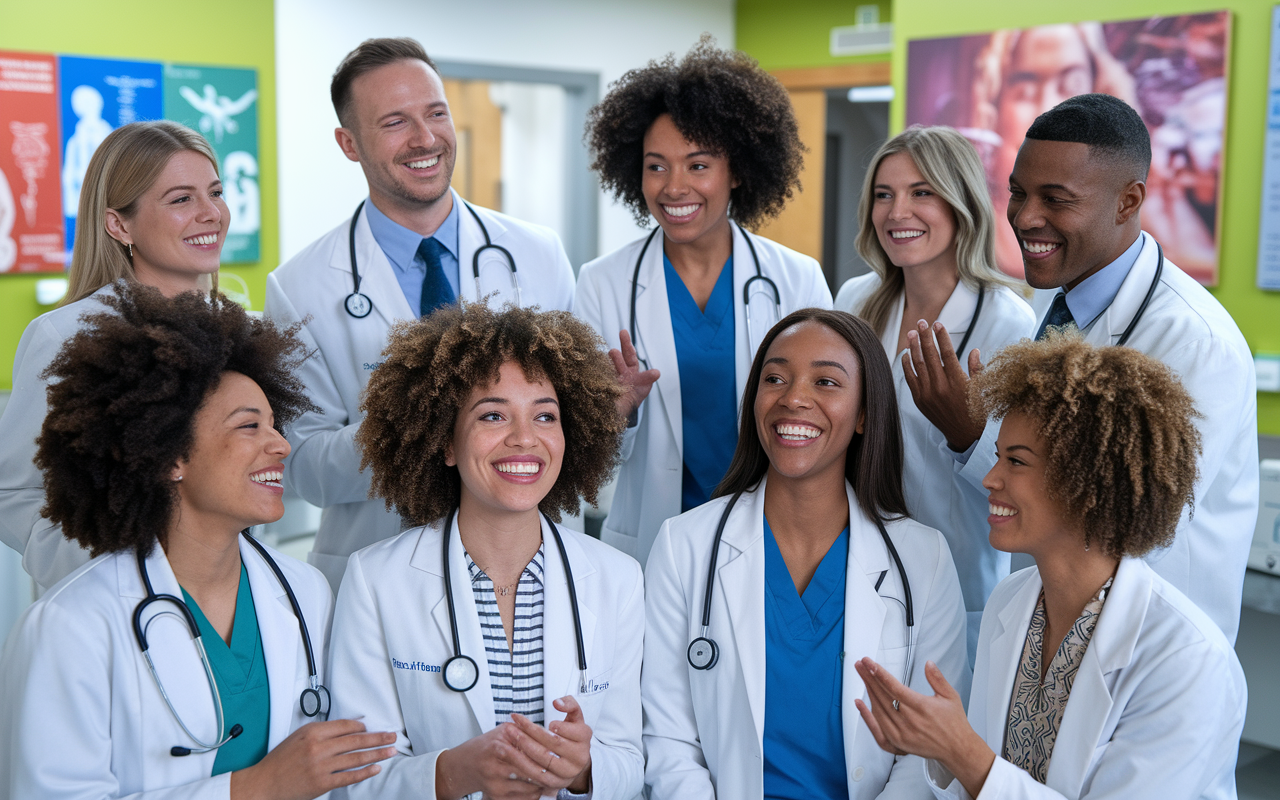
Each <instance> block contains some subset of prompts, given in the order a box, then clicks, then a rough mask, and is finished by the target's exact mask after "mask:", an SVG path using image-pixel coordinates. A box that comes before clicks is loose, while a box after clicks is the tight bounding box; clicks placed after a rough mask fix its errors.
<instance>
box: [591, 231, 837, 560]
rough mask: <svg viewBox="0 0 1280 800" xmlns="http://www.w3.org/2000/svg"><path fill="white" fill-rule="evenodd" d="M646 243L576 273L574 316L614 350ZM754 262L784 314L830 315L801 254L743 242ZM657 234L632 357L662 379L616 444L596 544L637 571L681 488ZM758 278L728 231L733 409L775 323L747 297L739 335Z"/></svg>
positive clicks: (644, 276)
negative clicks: (612, 479)
mask: <svg viewBox="0 0 1280 800" xmlns="http://www.w3.org/2000/svg"><path fill="white" fill-rule="evenodd" d="M648 235H649V234H645V238H647V237H648ZM645 238H640V239H637V240H636V241H634V242H632V243H631V244H628V245H626V246H625V247H622V248H621V249H619V250H615V251H614V252H612V253H609V254H608V255H605V256H601V257H600V258H598V259H596V260H595V261H592V262H591V263H589V264H586V265H584V266H583V267H582V270H581V273H580V274H579V276H578V292H577V295H576V297H575V299H574V313H576V314H577V315H578V316H579V317H580V318H581V319H582V320H584V321H585V322H586V323H587V324H588V325H590V326H591V327H592V328H595V330H596V332H597V333H599V334H600V336H601V337H603V338H604V340H605V342H606V343H607V344H608V346H609V347H611V348H616V347H618V346H619V341H620V338H621V337H620V336H619V333H618V332H619V331H622V330H628V329H629V328H630V326H631V280H632V276H634V275H635V266H636V259H637V258H638V257H639V255H640V250H641V248H642V247H644V242H645ZM751 242H752V244H754V245H755V251H756V253H757V254H758V255H759V257H760V272H761V274H763V275H765V276H766V277H768V278H770V279H771V280H773V282H774V283H775V284H777V287H778V293H779V295H781V299H782V309H781V311H782V316H783V317H785V316H786V315H787V314H790V313H791V312H792V311H795V310H797V309H801V308H809V307H811V306H817V307H820V308H831V290H830V289H829V288H827V282H826V278H825V276H823V274H822V268H821V267H820V266H818V262H817V261H814V260H813V259H812V258H809V257H808V256H805V255H801V254H800V253H797V252H795V251H794V250H789V249H787V248H786V247H783V246H782V245H780V244H778V243H777V242H772V241H770V240H768V239H765V238H763V237H761V236H755V235H753V234H752V235H751ZM662 245H663V235H662V234H661V233H659V234H657V235H655V236H654V237H653V242H652V243H651V244H650V245H649V249H648V250H647V251H646V252H645V256H644V263H643V264H642V265H641V266H640V278H639V281H638V288H637V291H636V328H637V330H636V331H634V335H633V337H632V338H633V340H636V341H635V344H636V351H637V352H638V353H639V355H640V357H641V358H642V359H645V361H646V362H647V364H648V367H650V368H657V369H659V370H661V371H662V377H661V378H659V379H658V383H657V385H655V386H654V387H653V391H651V392H650V393H649V397H648V398H647V399H646V400H645V402H644V403H642V404H641V406H640V415H639V423H638V424H637V425H636V426H635V427H632V428H628V429H627V431H626V434H625V435H624V436H623V440H622V466H621V468H620V469H619V471H618V479H617V480H618V483H617V489H616V491H615V493H614V496H613V504H612V506H611V507H610V508H609V516H608V517H607V518H606V519H605V521H604V527H603V530H602V531H601V534H600V539H601V540H602V541H604V542H607V543H609V544H611V545H613V546H614V547H616V548H618V549H619V550H621V551H623V552H624V553H628V554H629V555H633V556H635V557H636V559H638V560H639V561H640V563H641V564H642V565H643V564H644V563H645V562H646V561H647V560H648V558H649V548H651V547H652V546H653V540H654V537H656V536H657V534H658V526H660V525H661V524H662V523H663V522H665V521H666V520H667V519H669V518H671V517H674V516H676V515H677V514H679V513H680V498H681V494H682V491H683V490H682V487H683V485H684V418H683V416H682V415H683V410H682V407H681V395H680V364H679V361H677V359H676V340H675V334H674V333H673V332H672V328H671V309H670V306H669V305H668V303H667V279H666V271H665V270H664V269H663V266H662ZM755 274H756V270H755V262H754V261H753V260H752V258H751V250H750V249H749V248H748V246H747V242H746V239H745V238H744V235H743V232H742V229H741V228H739V227H738V226H737V225H734V226H733V325H734V335H735V336H736V337H737V342H738V343H737V347H736V348H735V352H736V363H735V365H734V366H735V372H736V374H737V394H736V396H737V397H738V398H739V400H738V403H739V405H741V402H742V400H741V398H742V392H743V389H744V388H745V387H746V383H747V376H748V374H749V373H750V372H751V362H752V359H754V358H755V354H756V349H757V348H758V347H759V345H760V341H761V340H762V339H763V338H764V335H765V334H766V333H768V332H769V328H771V327H772V326H773V323H774V322H776V321H777V320H778V319H780V318H781V317H779V316H777V311H776V310H775V309H774V307H773V303H772V302H771V300H770V299H769V298H768V297H767V296H761V295H757V294H755V293H754V289H753V302H752V317H753V319H754V320H755V321H754V323H753V325H754V327H753V328H752V337H751V338H752V339H754V341H748V337H747V318H746V308H745V306H744V305H743V303H742V299H741V298H742V293H743V288H744V287H745V286H746V283H747V281H748V280H750V279H751V278H752V277H754V276H755Z"/></svg>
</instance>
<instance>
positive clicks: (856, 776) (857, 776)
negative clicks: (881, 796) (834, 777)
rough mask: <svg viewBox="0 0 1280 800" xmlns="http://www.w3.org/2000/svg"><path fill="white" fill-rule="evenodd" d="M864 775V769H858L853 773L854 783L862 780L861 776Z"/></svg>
mask: <svg viewBox="0 0 1280 800" xmlns="http://www.w3.org/2000/svg"><path fill="white" fill-rule="evenodd" d="M866 774H867V771H866V770H865V769H863V768H862V767H858V768H857V769H855V770H854V771H853V779H854V780H855V781H860V780H862V776H863V775H866Z"/></svg>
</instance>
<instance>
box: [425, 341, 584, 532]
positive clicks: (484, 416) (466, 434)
mask: <svg viewBox="0 0 1280 800" xmlns="http://www.w3.org/2000/svg"><path fill="white" fill-rule="evenodd" d="M563 462H564V429H563V428H562V427H561V425H560V402H559V399H558V398H557V396H556V390H555V387H553V386H552V385H551V384H549V383H547V382H546V380H545V379H541V378H539V379H537V380H532V381H531V380H529V378H528V377H526V376H525V374H524V371H523V370H522V369H521V368H520V365H519V364H517V363H515V362H514V361H508V362H507V363H505V364H503V365H502V368H501V369H500V370H499V372H498V380H497V381H496V382H494V383H492V384H489V385H486V386H477V387H475V388H474V389H472V390H471V395H470V397H468V398H467V399H466V401H465V402H464V403H463V404H462V407H461V408H460V409H458V418H457V421H456V422H455V423H454V429H453V444H452V445H451V446H450V448H449V450H448V452H447V453H446V456H445V463H446V464H448V465H449V466H451V467H455V466H456V467H457V468H458V473H459V475H460V476H461V478H462V498H461V507H462V508H463V509H466V510H467V511H468V512H470V513H472V514H478V515H486V516H492V515H498V516H508V515H513V514H514V515H523V514H532V515H533V516H534V517H535V519H536V517H537V511H538V504H539V503H541V502H542V499H543V498H544V497H546V496H547V493H548V492H550V491H551V487H553V486H555V483H556V479H557V478H558V477H560V467H561V466H562V464H563Z"/></svg>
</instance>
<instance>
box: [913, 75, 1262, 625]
mask: <svg viewBox="0 0 1280 800" xmlns="http://www.w3.org/2000/svg"><path fill="white" fill-rule="evenodd" d="M1150 164H1151V141H1150V137H1149V136H1148V134H1147V129H1146V126H1145V125H1144V124H1143V122H1142V119H1141V118H1140V117H1139V116H1138V114H1137V112H1136V111H1134V110H1133V109H1132V108H1130V107H1129V106H1128V105H1126V104H1125V103H1124V102H1123V101H1121V100H1117V99H1116V98H1114V97H1111V96H1109V95H1103V94H1086V95H1080V96H1078V97H1073V98H1071V99H1070V100H1066V101H1064V102H1062V103H1060V104H1059V105H1057V106H1055V107H1054V108H1053V109H1051V110H1049V111H1047V112H1045V113H1044V114H1041V115H1040V116H1039V117H1037V118H1036V121H1035V122H1034V123H1033V124H1032V125H1031V128H1030V129H1028V131H1027V139H1026V141H1025V142H1024V143H1023V145H1022V148H1021V150H1019V152H1018V158H1017V161H1016V162H1015V163H1014V167H1013V172H1012V174H1011V175H1010V176H1009V191H1010V201H1009V224H1010V225H1011V226H1012V227H1013V231H1014V233H1015V234H1016V236H1017V238H1018V243H1019V246H1020V249H1021V251H1022V260H1023V264H1024V265H1025V267H1026V277H1027V282H1028V283H1030V284H1031V285H1032V286H1033V287H1035V288H1036V289H1039V290H1042V291H1039V292H1037V297H1036V300H1035V302H1034V305H1035V308H1036V310H1037V312H1038V314H1039V318H1040V324H1039V326H1038V330H1039V334H1038V338H1041V337H1043V336H1044V335H1045V333H1046V331H1048V330H1049V329H1050V328H1051V327H1074V328H1078V329H1079V330H1080V331H1081V333H1082V334H1083V335H1084V338H1085V340H1086V341H1088V342H1090V343H1091V344H1097V345H1127V346H1129V347H1132V348H1134V349H1137V350H1141V351H1142V352H1144V353H1146V354H1148V355H1150V356H1153V357H1155V358H1158V359H1160V360H1161V361H1162V362H1164V364H1165V365H1166V366H1168V367H1169V368H1170V369H1172V370H1173V371H1174V372H1175V373H1176V374H1177V375H1178V376H1179V377H1180V378H1181V380H1182V382H1183V385H1184V386H1186V388H1187V391H1189V392H1190V393H1191V396H1192V397H1193V398H1194V399H1195V404H1196V410H1197V411H1198V412H1199V414H1200V419H1199V420H1198V424H1197V427H1198V428H1199V431H1200V436H1201V444H1202V445H1203V452H1202V453H1201V456H1200V460H1199V464H1198V465H1197V466H1198V468H1199V473H1200V477H1199V480H1198V481H1197V483H1196V486H1195V510H1194V514H1193V515H1191V516H1190V517H1185V516H1184V518H1183V520H1182V522H1181V523H1180V525H1179V526H1178V532H1177V536H1176V538H1175V540H1174V543H1173V545H1172V546H1171V547H1169V548H1168V549H1165V550H1160V551H1157V552H1154V553H1151V554H1149V555H1147V556H1146V560H1147V562H1148V563H1149V564H1150V565H1151V567H1152V568H1153V569H1155V571H1156V572H1158V573H1159V574H1160V575H1161V576H1163V577H1164V578H1165V579H1166V580H1168V581H1169V582H1170V583H1172V584H1173V585H1174V586H1176V587H1177V588H1178V589H1180V590H1181V591H1182V592H1183V593H1184V594H1186V595H1187V596H1188V597H1190V598H1191V599H1192V600H1193V601H1195V602H1196V604H1197V605H1199V606H1200V607H1201V608H1202V609H1203V610H1204V611H1205V613H1207V614H1208V615H1209V616H1210V617H1212V618H1213V620H1214V622H1216V623H1217V624H1218V626H1219V627H1221V628H1222V630H1223V632H1224V633H1225V634H1226V635H1227V638H1228V639H1230V640H1231V641H1232V642H1234V641H1235V637H1236V631H1237V628H1238V626H1239V622H1240V597H1241V592H1242V588H1243V584H1244V570H1245V562H1246V561H1247V560H1248V556H1249V544H1250V541H1251V538H1252V536H1253V528H1254V523H1255V522H1256V519H1257V512H1258V439H1257V418H1258V406H1257V391H1256V386H1255V381H1254V372H1253V358H1252V355H1251V354H1250V352H1249V347H1248V345H1247V344H1246V343H1245V340H1244V337H1243V336H1242V335H1241V334H1240V329H1239V328H1238V327H1237V326H1236V324H1235V321H1234V320H1232V318H1231V315H1230V314H1228V313H1227V311H1226V309H1224V308H1223V307H1222V305H1221V304H1220V303H1218V301H1217V300H1215V299H1214V298H1213V296H1212V295H1210V294H1209V292H1207V291H1206V290H1205V289H1204V287H1202V286H1200V284H1198V283H1196V282H1195V281H1194V280H1192V279H1191V278H1189V277H1188V276H1187V275H1186V273H1184V272H1183V271H1182V270H1180V269H1178V267H1177V266H1175V265H1174V264H1173V263H1171V262H1170V261H1169V260H1167V259H1165V258H1164V255H1163V251H1162V250H1161V247H1160V245H1159V243H1158V242H1156V240H1155V239H1154V238H1152V237H1151V236H1150V235H1149V234H1146V233H1143V231H1142V228H1141V223H1140V220H1139V211H1140V209H1141V207H1142V202H1143V200H1144V199H1145V198H1146V178H1147V169H1148V167H1149V166H1150ZM927 330H928V329H927V328H925V329H924V330H918V331H912V332H911V333H910V334H909V336H910V337H911V350H912V365H913V369H912V370H908V376H907V378H908V383H909V384H910V385H911V388H912V395H913V396H914V397H915V400H916V404H917V405H918V406H919V407H920V409H921V411H923V412H924V414H925V416H927V417H928V418H929V420H930V421H931V422H933V424H934V425H936V426H937V427H938V429H939V430H940V431H942V433H943V434H944V435H945V436H946V437H947V442H948V444H949V445H950V447H951V449H952V450H953V451H955V453H954V455H955V457H956V459H957V462H958V464H957V467H958V469H959V470H960V474H961V475H963V476H964V477H966V478H967V479H968V480H970V481H971V482H973V483H975V484H980V483H981V481H982V479H983V476H985V475H986V473H987V472H988V470H989V469H990V468H991V467H992V466H993V465H994V463H995V438H996V433H997V432H998V431H999V425H998V424H996V423H992V424H990V425H987V426H986V427H985V429H984V427H983V425H982V423H981V422H980V421H976V420H973V419H970V418H969V416H968V414H966V413H964V412H963V411H960V412H957V409H960V410H963V409H966V408H967V406H966V404H965V402H966V401H965V392H966V384H967V379H966V378H965V375H964V372H963V370H961V369H960V365H959V361H958V359H957V357H956V355H955V354H954V353H953V352H952V351H951V350H950V342H949V340H948V339H947V338H946V337H939V339H940V341H941V343H942V350H941V352H939V349H938V348H937V347H936V346H935V344H934V341H933V338H934V337H933V336H929V335H923V334H925V333H926V332H927ZM969 366H970V374H974V373H975V372H976V371H978V370H980V369H981V365H980V364H979V363H978V354H977V351H974V352H973V353H970V354H969Z"/></svg>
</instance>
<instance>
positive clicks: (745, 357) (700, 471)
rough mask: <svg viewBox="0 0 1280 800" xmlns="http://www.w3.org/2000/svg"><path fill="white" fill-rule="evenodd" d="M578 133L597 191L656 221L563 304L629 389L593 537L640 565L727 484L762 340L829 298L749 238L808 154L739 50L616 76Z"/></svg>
mask: <svg viewBox="0 0 1280 800" xmlns="http://www.w3.org/2000/svg"><path fill="white" fill-rule="evenodd" d="M587 139H588V141H589V143H590V146H591V150H592V152H593V154H594V158H595V161H594V163H593V164H592V167H593V168H594V169H595V170H596V171H597V172H598V173H599V174H600V181H601V183H602V184H603V185H604V186H605V188H606V189H608V190H609V191H610V192H612V193H613V195H614V196H615V197H616V198H617V199H618V200H619V201H621V202H622V203H623V204H624V205H625V206H626V207H627V208H629V209H630V210H631V211H632V213H634V214H635V217H636V220H637V221H638V222H640V223H641V224H646V223H647V221H648V220H649V218H650V217H652V218H653V219H654V220H656V221H657V223H658V225H657V227H656V228H654V229H653V231H651V232H650V233H647V234H645V235H644V236H642V237H641V238H639V239H637V240H636V241H634V242H632V243H631V244H628V245H626V246H624V247H622V248H621V249H619V250H616V251H614V252H612V253H609V254H608V255H605V256H602V257H600V258H598V259H596V260H595V261H592V262H591V263H589V264H586V265H584V266H583V267H582V271H581V273H580V275H579V277H578V288H577V293H576V295H575V297H574V311H575V313H577V314H578V316H579V317H581V318H582V319H583V320H585V321H586V322H587V323H588V324H590V325H591V327H593V328H595V329H596V331H597V332H599V333H600V335H601V336H603V337H604V339H605V341H607V342H608V343H609V346H610V347H612V348H613V351H611V353H610V355H611V356H612V357H613V361H614V364H615V368H616V369H617V371H618V375H619V377H620V378H621V380H622V383H623V385H624V386H625V388H626V389H627V392H626V394H624V395H623V396H622V397H621V398H620V399H619V401H618V410H619V412H620V413H621V414H622V416H624V417H625V418H627V420H628V428H627V431H626V434H625V439H624V442H623V450H622V458H623V462H622V467H621V470H620V472H619V474H618V485H617V491H616V494H615V496H614V498H613V502H612V505H611V507H610V510H609V516H608V519H607V520H606V521H605V524H604V530H603V532H602V535H601V538H602V539H603V540H604V541H606V542H608V543H609V544H612V545H614V546H615V547H617V548H619V549H621V550H622V551H624V552H626V553H630V554H632V555H634V556H635V557H636V558H638V559H639V560H640V562H641V563H642V564H643V563H644V562H645V561H646V560H647V559H648V556H649V549H650V547H652V545H653V540H654V537H655V536H656V535H657V533H658V527H659V526H660V525H661V524H662V523H663V522H664V521H665V520H666V519H668V518H669V517H674V516H676V515H677V514H680V513H681V512H683V511H687V510H689V509H691V508H694V507H695V506H698V505H701V504H702V503H705V502H706V501H707V500H708V499H710V497H711V494H712V491H713V490H714V489H715V487H716V486H717V484H719V483H720V480H721V478H723V477H724V474H725V471H726V469H727V468H728V466H729V461H730V459H731V458H732V457H733V451H734V447H735V446H736V444H737V440H738V433H737V422H738V400H739V398H740V397H742V392H743V389H744V388H745V383H746V380H747V373H748V372H749V371H750V369H751V360H752V357H753V356H754V355H755V352H756V348H757V347H758V346H759V343H760V341H761V340H762V339H763V338H764V335H765V333H766V332H767V331H768V330H769V329H770V328H771V327H772V326H773V324H774V323H775V322H777V321H778V320H779V319H781V318H782V317H783V316H785V315H787V314H789V313H790V312H792V311H795V310H796V309H799V308H806V307H810V306H818V307H821V308H830V307H831V291H830V289H829V288H828V286H827V283H826V279H825V277H824V276H823V274H822V269H821V268H820V267H819V266H818V263H817V262H816V261H814V260H813V259H812V258H809V257H807V256H803V255H801V254H799V253H796V252H794V251H792V250H789V249H787V248H785V247H783V246H782V245H779V244H777V243H776V242H771V241H769V240H768V239H764V238H762V237H760V236H757V235H755V234H754V233H750V232H749V231H748V229H750V228H757V227H759V226H760V225H761V224H763V223H764V222H766V221H768V220H769V219H770V218H772V217H774V216H776V215H777V214H778V213H779V212H780V211H782V208H783V206H784V205H785V204H786V202H787V200H788V199H789V198H790V197H792V195H793V192H794V191H795V190H796V189H798V188H799V185H800V183H799V174H800V166H801V161H802V157H801V153H802V151H803V149H804V148H803V145H802V144H801V143H800V137H799V134H798V133H797V126H796V120H795V115H794V114H793V112H792V108H791V101H790V98H789V97H788V96H787V92H786V90H784V89H783V88H782V85H781V84H779V83H778V81H777V80H776V79H774V78H773V77H771V76H770V75H769V74H768V73H766V72H765V71H764V70H762V69H760V67H759V65H757V64H756V63H755V61H753V60H752V59H751V58H749V57H748V56H746V55H744V54H742V53H738V52H734V51H726V50H719V49H717V48H716V47H714V46H713V45H712V44H711V42H710V40H709V39H707V38H704V39H703V40H702V42H701V43H699V44H698V45H697V46H696V47H694V48H693V50H691V51H690V52H689V53H688V55H686V56H685V57H684V58H683V59H681V60H679V61H677V60H676V59H675V57H674V56H667V58H666V59H664V60H663V61H660V62H658V61H654V62H650V63H649V64H648V66H645V67H643V68H640V69H635V70H632V71H630V72H628V73H626V74H625V75H623V76H622V78H621V79H620V80H619V81H618V82H617V83H616V84H615V85H614V86H613V87H612V89H611V90H610V92H609V94H608V96H606V97H605V99H604V100H603V101H602V102H601V103H600V105H598V106H596V108H595V109H593V110H592V112H591V117H590V120H589V122H588V126H587ZM655 383H656V388H657V391H652V389H653V388H654V385H655ZM646 399H647V401H646Z"/></svg>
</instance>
